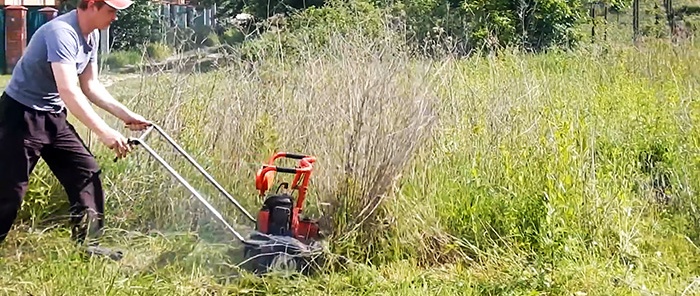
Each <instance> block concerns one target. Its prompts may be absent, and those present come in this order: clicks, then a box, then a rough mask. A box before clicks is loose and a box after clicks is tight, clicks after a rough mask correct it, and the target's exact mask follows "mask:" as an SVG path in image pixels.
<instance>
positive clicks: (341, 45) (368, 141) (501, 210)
mask: <svg viewBox="0 0 700 296" xmlns="http://www.w3.org/2000/svg"><path fill="white" fill-rule="evenodd" d="M356 37H357V36H356ZM344 41H346V42H335V43H332V44H330V45H328V46H327V47H326V48H323V49H321V50H319V51H315V52H313V55H312V52H311V51H312V49H309V52H301V54H300V56H301V57H303V58H300V59H298V60H281V59H276V58H272V57H269V56H268V57H266V58H263V59H262V60H261V61H259V62H256V63H253V64H244V63H241V64H234V65H231V67H229V68H226V69H225V70H220V71H218V72H211V73H207V74H172V73H170V74H166V73H161V74H156V75H144V76H143V77H137V78H131V79H127V80H124V81H121V82H119V83H117V84H115V85H113V86H111V87H110V89H111V90H112V91H113V92H114V93H115V94H117V97H118V98H119V99H121V100H122V101H123V102H125V103H126V104H127V105H129V106H130V107H132V108H134V110H136V111H138V112H140V113H142V114H144V115H145V116H147V117H148V118H151V119H152V120H155V121H156V122H158V123H160V124H161V125H162V126H163V127H164V128H165V129H166V130H167V131H168V132H169V133H170V134H171V135H172V136H173V137H174V138H176V139H177V141H178V142H179V143H180V144H182V146H183V147H185V149H187V150H188V151H190V152H191V153H192V155H193V156H194V157H195V158H196V159H197V160H198V161H199V162H200V163H201V164H202V165H203V166H204V167H205V168H207V170H208V171H209V172H210V173H211V174H212V175H213V176H214V177H215V178H216V179H217V180H219V181H220V183H222V184H223V185H224V186H225V187H226V188H227V190H229V191H230V192H232V193H234V195H235V196H236V197H238V198H240V199H241V200H242V201H243V203H244V205H245V206H246V207H247V208H248V209H250V211H255V210H256V209H257V208H258V207H259V205H260V203H261V200H260V199H259V198H258V197H257V196H256V195H255V194H256V192H255V187H254V183H253V174H254V172H255V170H257V168H258V167H259V165H260V163H262V162H264V161H266V159H267V157H268V156H270V155H271V153H273V152H274V151H278V150H286V151H294V152H302V153H310V154H313V155H316V156H317V157H318V159H319V161H318V164H317V169H316V171H315V175H314V179H313V180H314V181H313V183H312V191H311V193H310V196H309V202H310V209H309V213H308V214H313V215H316V216H323V217H324V219H323V225H324V227H326V228H327V229H329V230H330V232H331V234H332V237H331V240H330V242H329V248H330V250H331V251H333V253H334V254H336V255H337V256H343V257H345V258H347V259H348V260H350V262H352V264H349V265H344V266H340V267H338V268H336V270H334V271H333V272H328V273H326V274H321V275H318V276H314V277H300V278H295V279H282V278H276V277H269V278H255V277H251V276H248V275H245V274H242V275H239V271H238V270H237V268H236V267H235V264H236V263H237V261H236V260H235V258H233V257H231V256H230V254H229V251H230V249H231V248H233V249H234V251H235V248H236V244H235V243H234V241H233V237H232V236H231V235H230V234H228V233H227V232H226V231H224V230H223V228H222V227H220V225H218V224H217V223H216V222H215V220H213V219H211V216H210V215H208V214H207V212H206V211H205V210H204V209H203V208H202V207H201V206H200V205H199V203H198V202H197V201H196V200H195V199H194V198H192V197H190V195H189V194H187V192H186V191H185V190H184V188H183V187H182V186H180V185H179V184H178V183H177V182H176V181H175V180H174V179H173V178H170V176H169V175H168V174H167V172H166V171H165V170H164V169H163V168H162V167H161V166H160V165H158V164H157V163H156V162H155V160H153V159H152V158H151V157H150V156H149V155H148V154H147V153H146V152H145V151H143V150H141V149H137V151H136V152H135V153H134V154H133V155H131V156H130V157H129V158H127V159H126V160H125V161H120V162H117V163H113V162H111V158H112V155H111V154H110V153H109V152H108V151H106V150H105V149H104V148H103V147H101V146H100V145H99V143H93V144H91V147H92V148H93V150H94V151H95V153H97V155H98V158H99V160H100V163H101V164H102V165H103V167H104V171H105V176H104V178H105V184H107V186H108V196H107V198H108V201H107V203H108V205H107V214H108V225H109V226H110V229H109V230H108V232H107V238H108V241H107V243H108V244H110V245H118V246H120V247H122V248H124V249H125V250H126V251H127V257H126V258H125V259H124V260H123V261H122V262H119V263H114V262H108V261H102V260H90V261H84V260H82V259H80V258H79V257H78V256H77V253H76V252H75V249H74V248H73V247H72V246H71V245H70V243H69V239H68V233H67V229H66V228H65V227H63V224H62V223H56V222H47V220H46V219H48V218H50V215H49V214H50V213H55V214H63V212H62V211H63V210H64V209H65V206H66V205H65V201H64V200H65V198H64V196H63V192H62V191H61V189H60V187H59V186H58V185H57V182H56V181H55V180H54V179H53V178H52V177H51V175H50V173H49V172H48V171H47V169H46V167H45V166H44V165H43V163H42V164H40V166H39V167H38V168H37V170H36V171H35V174H34V176H33V177H34V178H33V181H32V182H33V183H32V192H31V193H30V194H29V195H28V197H27V198H26V200H25V201H26V203H25V206H24V207H23V209H22V221H21V222H22V223H19V221H18V226H17V228H16V229H14V230H13V232H12V233H11V235H10V237H9V238H8V241H7V243H6V244H5V245H4V246H3V248H2V249H0V265H2V266H3V270H4V272H3V273H2V274H1V275H0V291H2V292H4V293H5V294H7V295H56V294H69V295H224V294H225V295H692V294H697V293H698V292H699V291H700V282H698V280H697V276H698V272H699V271H700V264H699V263H700V262H699V260H698V259H697V258H700V257H698V255H699V252H698V251H699V250H700V249H699V248H698V244H699V243H700V237H699V234H700V227H699V226H700V224H698V222H699V221H700V220H698V218H697V217H698V213H697V208H698V201H700V200H699V199H698V195H697V193H696V190H697V188H698V187H699V186H700V184H699V183H698V181H697V180H699V178H698V169H697V168H698V164H700V158H698V156H697V155H698V152H699V151H698V149H699V148H700V145H699V144H698V143H700V141H699V140H700V138H699V137H698V135H699V134H700V133H698V130H697V127H696V126H697V125H696V124H695V120H697V119H698V116H700V114H699V113H698V112H700V105H698V101H697V97H698V94H699V91H700V82H698V81H700V80H699V78H700V70H698V68H697V67H696V66H695V65H696V64H697V63H698V61H699V59H700V58H699V57H700V55H698V53H700V52H699V51H698V50H697V49H696V48H693V47H692V46H690V45H683V44H681V45H679V46H672V45H667V44H665V43H655V42H647V43H645V44H642V45H641V47H640V48H631V47H627V46H610V45H594V46H589V47H585V48H582V49H580V50H577V51H574V52H550V53H547V54H542V55H537V56H532V55H523V54H512V53H508V52H504V53H502V54H501V55H499V56H498V57H497V58H471V59H463V60H456V59H449V58H445V59H442V60H436V61H426V60H417V59H412V58H409V57H408V56H407V55H405V54H404V53H403V52H401V51H399V50H398V49H396V48H395V47H393V46H392V44H391V43H388V42H387V43H384V41H378V42H376V43H374V44H373V45H374V47H372V48H371V49H370V48H369V47H367V46H364V45H365V44H366V43H365V41H366V40H364V39H363V38H361V37H359V38H354V39H353V38H350V39H347V40H344ZM110 123H111V124H113V125H114V126H118V127H120V125H119V124H118V123H117V122H115V121H113V119H111V118H110ZM128 134H129V135H137V134H131V133H128ZM149 142H150V143H151V144H152V145H153V147H155V148H156V149H157V150H158V151H160V152H162V154H163V155H164V158H166V160H168V161H169V162H171V163H172V164H173V165H174V166H175V167H176V168H178V169H179V170H181V171H182V173H183V174H184V175H185V176H187V177H188V179H190V180H191V181H192V183H193V184H195V185H196V186H197V187H198V188H201V189H202V192H204V193H206V196H207V197H209V198H210V200H211V201H212V202H213V203H214V204H216V205H217V206H219V207H221V208H222V209H226V210H225V213H226V217H227V218H228V219H229V220H230V221H232V222H233V223H238V224H242V223H243V222H241V221H242V220H241V221H239V220H240V218H241V216H240V215H237V214H236V212H235V211H234V208H233V207H232V206H231V205H229V204H228V203H227V202H226V201H225V200H224V199H223V198H221V197H220V196H219V195H217V194H216V191H215V190H213V188H212V186H210V185H207V183H206V182H205V181H204V179H203V178H201V176H199V175H198V174H197V173H196V172H195V171H194V170H193V169H192V168H190V167H189V166H188V165H187V163H186V162H184V161H182V160H183V159H182V158H178V157H177V155H176V154H174V153H173V150H172V149H170V148H168V146H166V145H165V144H164V142H163V141H162V140H159V139H158V137H157V136H156V135H152V136H151V138H149ZM386 160H390V161H386Z"/></svg>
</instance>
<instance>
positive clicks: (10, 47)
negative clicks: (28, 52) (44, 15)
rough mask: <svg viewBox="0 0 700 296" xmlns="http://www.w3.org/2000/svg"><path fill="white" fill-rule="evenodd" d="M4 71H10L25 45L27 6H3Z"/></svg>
mask: <svg viewBox="0 0 700 296" xmlns="http://www.w3.org/2000/svg"><path fill="white" fill-rule="evenodd" d="M5 39H6V43H5V44H6V46H5V60H6V65H7V69H6V73H12V69H14V67H15V65H16V64H17V61H19V58H20V57H21V56H22V54H23V53H24V49H25V48H26V47H27V8H26V7H24V6H19V5H11V6H7V7H6V8H5Z"/></svg>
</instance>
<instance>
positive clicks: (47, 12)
mask: <svg viewBox="0 0 700 296" xmlns="http://www.w3.org/2000/svg"><path fill="white" fill-rule="evenodd" d="M39 12H41V14H43V15H44V20H45V22H49V21H50V20H52V19H54V18H55V17H56V16H57V15H58V9H56V8H53V7H50V6H47V7H44V8H42V9H39Z"/></svg>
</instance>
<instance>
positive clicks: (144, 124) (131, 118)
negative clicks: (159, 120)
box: [122, 112, 151, 131]
mask: <svg viewBox="0 0 700 296" xmlns="http://www.w3.org/2000/svg"><path fill="white" fill-rule="evenodd" d="M122 120H123V121H124V124H126V127H127V128H129V129H130V130H132V131H142V130H145V129H146V128H148V127H149V126H151V122H150V121H148V120H146V118H143V116H141V115H138V114H136V113H134V112H127V115H126V116H125V118H122Z"/></svg>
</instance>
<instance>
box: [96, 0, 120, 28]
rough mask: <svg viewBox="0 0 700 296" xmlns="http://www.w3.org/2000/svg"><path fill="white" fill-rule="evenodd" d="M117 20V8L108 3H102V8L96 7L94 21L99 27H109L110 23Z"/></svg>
mask: <svg viewBox="0 0 700 296" xmlns="http://www.w3.org/2000/svg"><path fill="white" fill-rule="evenodd" d="M115 20H117V10H116V9H114V8H113V7H111V6H109V5H107V4H105V5H102V7H100V8H96V7H95V14H94V18H93V21H94V22H95V26H97V28H98V29H100V30H104V29H107V27H109V25H110V24H111V23H112V22H113V21H115Z"/></svg>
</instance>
